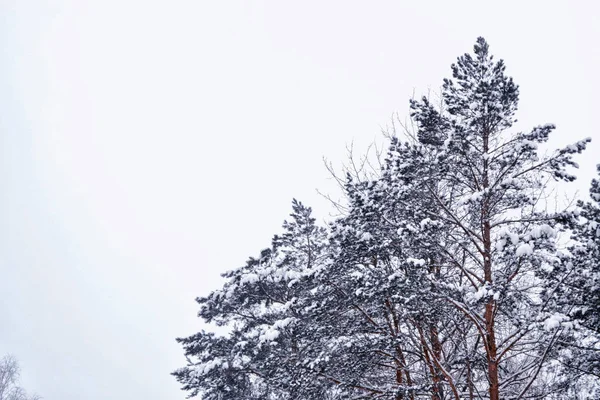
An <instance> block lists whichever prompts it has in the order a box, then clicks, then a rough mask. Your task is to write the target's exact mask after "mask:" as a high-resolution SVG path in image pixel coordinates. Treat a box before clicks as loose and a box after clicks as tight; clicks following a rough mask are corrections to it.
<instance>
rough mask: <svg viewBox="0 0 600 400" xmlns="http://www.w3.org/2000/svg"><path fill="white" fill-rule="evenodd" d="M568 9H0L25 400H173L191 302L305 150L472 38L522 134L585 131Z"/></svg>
mask: <svg viewBox="0 0 600 400" xmlns="http://www.w3.org/2000/svg"><path fill="white" fill-rule="evenodd" d="M596 4H597V2H595V1H593V0H589V1H564V2H552V1H540V2H534V1H518V2H507V1H503V2H481V1H473V2H454V1H439V2H426V1H416V0H415V1H410V2H408V1H388V2H380V1H368V2H367V1H365V2H355V1H295V2H291V1H276V0H273V1H270V2H263V1H247V2H243V1H226V0H221V1H218V0H215V1H198V0H194V1H181V0H171V1H158V0H155V1H153V0H144V1H141V0H140V1H134V0H98V1H91V0H90V1H85V0H71V1H68V0H56V1H39V2H38V1H33V0H0V46H1V48H2V50H3V52H2V59H1V60H0V140H1V147H0V148H1V152H2V153H1V157H0V183H1V186H0V188H1V192H0V193H1V195H0V354H4V353H12V354H14V355H15V356H16V357H17V358H18V359H19V360H20V361H21V364H22V368H23V383H24V386H26V387H27V388H28V389H30V390H32V391H35V392H37V393H39V394H40V395H42V396H43V397H44V398H45V399H47V400H80V399H86V400H106V399H111V400H132V399H144V400H155V399H156V400H159V399H161V400H162V399H165V400H166V399H169V400H175V399H183V398H184V393H183V392H180V391H179V389H178V385H177V383H176V382H175V380H174V379H173V378H172V377H171V376H169V373H170V372H171V371H172V370H174V369H175V368H177V367H180V366H183V365H184V362H185V360H184V359H183V357H182V352H181V351H180V348H179V346H178V345H177V344H176V343H175V341H174V339H175V337H177V336H186V335H189V334H192V333H194V332H195V331H197V330H199V329H200V327H201V325H200V323H199V321H198V320H197V318H196V312H197V307H196V304H195V303H194V301H193V299H194V297H195V296H197V295H202V294H206V293H207V292H208V291H209V290H211V289H215V288H217V286H218V284H219V279H220V278H219V274H220V273H221V272H223V271H225V270H228V269H232V268H235V267H237V266H240V265H242V264H243V263H244V261H245V260H246V258H247V257H248V256H251V255H256V254H257V253H258V251H260V249H262V248H264V247H267V246H268V245H269V244H270V238H271V236H272V235H273V234H274V233H277V232H278V231H279V227H280V225H281V222H282V221H283V219H285V217H286V216H287V215H288V214H289V211H290V210H291V205H290V204H291V203H290V202H291V199H292V198H293V197H297V198H298V199H300V200H302V201H304V202H306V203H308V204H311V205H313V206H314V208H316V211H317V215H318V216H319V217H325V216H326V215H327V213H328V212H329V211H330V209H329V208H328V204H327V202H326V201H325V200H324V199H323V198H321V197H320V196H319V195H318V194H317V193H316V191H315V189H316V188H320V189H322V190H324V191H326V192H328V191H329V192H332V191H334V186H333V185H332V183H331V181H330V180H328V179H327V177H328V174H327V171H326V170H325V168H324V167H323V164H322V161H321V158H322V157H323V156H326V157H328V158H330V159H331V160H333V161H334V162H335V163H336V164H339V163H341V162H342V161H343V160H344V151H345V146H346V144H347V143H349V142H350V141H352V140H355V141H356V142H357V145H358V147H359V148H360V146H365V145H366V144H368V143H369V142H371V141H372V140H373V139H375V138H377V137H379V132H380V128H381V127H382V126H385V125H386V124H388V123H389V122H390V117H391V116H392V114H393V113H394V112H398V113H399V114H400V115H401V116H405V115H406V114H407V110H408V99H409V98H410V97H411V96H412V94H413V92H414V93H416V94H417V95H420V94H424V93H427V91H428V90H429V89H432V90H436V89H437V88H439V86H440V84H441V82H442V78H443V77H445V76H448V75H450V68H449V66H450V64H451V63H452V62H453V61H454V60H455V59H456V56H458V55H459V54H462V53H464V52H467V51H470V50H471V48H472V45H473V43H474V41H475V39H476V37H477V36H479V35H482V36H484V37H486V38H487V39H488V41H489V43H490V45H491V49H492V52H493V53H494V54H496V56H497V57H500V58H504V59H505V60H506V62H507V72H508V73H509V74H510V75H512V76H513V77H514V78H515V80H516V81H517V83H518V84H520V86H521V108H520V112H519V114H518V117H519V118H520V121H521V124H522V125H523V126H524V127H528V126H533V125H536V124H541V123H546V122H553V123H556V124H557V125H558V129H557V131H556V134H555V138H554V139H553V143H556V144H566V143H569V142H573V141H575V140H577V139H579V138H584V137H587V136H591V137H593V138H595V139H596V140H595V142H593V143H592V145H591V147H590V148H589V150H588V152H587V154H586V155H585V156H584V157H581V158H580V160H581V171H580V176H581V177H582V178H581V180H580V181H578V183H576V185H578V187H579V188H581V189H582V190H583V191H584V192H585V191H586V190H587V187H588V184H589V179H591V178H592V177H593V175H594V165H595V164H596V163H598V162H600V134H599V132H598V130H599V126H598V115H599V113H600V93H599V92H600V78H599V76H600V73H599V71H600V50H599V49H600V47H599V45H598V43H599V41H600V21H599V20H598V15H599V14H600V9H599V8H598V7H599V6H598V5H596Z"/></svg>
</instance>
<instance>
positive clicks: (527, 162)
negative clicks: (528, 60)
mask: <svg viewBox="0 0 600 400" xmlns="http://www.w3.org/2000/svg"><path fill="white" fill-rule="evenodd" d="M452 72H453V78H452V79H446V80H445V81H444V86H443V89H442V100H443V102H442V105H441V107H435V106H434V105H433V104H432V103H430V102H429V101H428V99H422V100H421V101H412V102H411V110H412V113H411V116H412V118H413V120H414V122H415V124H416V132H415V135H414V137H413V138H412V140H410V141H409V142H402V141H400V140H399V139H398V138H397V137H392V139H391V144H390V147H389V151H388V154H387V158H386V159H385V160H384V162H383V166H382V170H381V171H380V174H379V175H377V176H374V177H370V178H368V179H356V177H351V176H348V177H347V179H346V184H345V188H344V189H345V194H346V197H347V202H348V204H347V208H346V209H347V213H346V214H345V215H343V216H342V217H340V218H338V219H337V220H335V221H334V222H333V223H332V224H331V225H330V227H329V231H328V232H326V230H324V229H323V228H318V227H317V226H316V225H315V222H314V219H312V217H310V209H308V208H306V207H304V206H302V205H301V204H300V203H298V202H294V213H293V214H292V216H293V220H292V222H290V223H286V224H284V228H285V233H284V234H283V235H282V236H276V237H275V238H274V240H273V245H272V247H271V248H270V249H267V250H264V251H263V252H262V253H261V256H260V257H259V258H258V259H250V261H248V263H247V265H246V266H244V267H242V268H240V269H238V270H235V271H232V272H229V273H227V274H226V275H225V277H226V278H227V279H228V282H227V283H226V284H225V286H224V287H223V289H221V290H219V291H216V292H214V293H212V294H210V295H209V296H207V297H205V298H201V299H198V301H199V303H200V304H201V311H200V316H201V317H202V318H203V319H204V320H205V321H207V322H216V323H217V324H219V325H224V326H227V327H228V328H229V332H228V334H226V335H223V336H217V335H215V334H212V333H206V332H201V333H199V334H197V335H193V336H190V337H188V338H184V339H179V341H180V342H181V343H182V344H183V346H184V350H185V354H186V356H187V357H188V365H187V366H186V367H185V368H182V369H181V370H179V371H177V372H175V375H176V377H177V379H178V380H179V381H180V382H181V383H182V384H183V387H184V389H185V390H188V391H190V393H191V395H192V396H193V395H197V394H201V395H202V396H203V399H206V400H217V399H234V398H236V399H275V398H277V399H289V400H292V399H294V400H308V399H367V398H370V399H390V400H392V399H393V400H401V399H402V400H405V399H410V400H415V399H424V398H428V399H431V400H445V399H454V400H460V399H490V400H498V399H500V398H502V399H562V398H565V397H569V396H571V394H572V393H574V391H575V390H577V389H578V388H579V387H581V384H582V382H584V381H582V380H581V379H580V376H581V374H579V375H578V374H576V373H574V374H568V375H566V374H565V371H567V367H568V368H571V369H577V368H579V367H581V365H577V364H574V363H573V362H572V360H573V359H575V358H574V357H572V355H573V354H574V350H573V349H576V348H577V347H576V346H574V344H575V345H576V344H577V340H579V339H580V338H581V337H582V336H581V335H582V333H581V332H582V331H581V330H577V329H573V327H574V326H577V325H578V324H579V325H580V326H582V327H584V328H585V329H587V330H588V331H590V332H594V329H596V331H595V332H596V333H597V328H598V327H597V321H598V319H597V317H598V313H597V308H595V307H597V301H598V296H597V291H596V289H597V281H594V279H596V278H593V279H591V278H590V279H585V282H583V280H582V279H581V277H582V276H585V277H595V276H596V275H597V270H596V269H594V268H596V267H597V265H598V264H597V263H595V264H594V262H593V261H590V260H597V254H598V242H597V241H596V239H595V238H594V237H592V236H593V234H596V233H595V232H596V231H594V230H593V229H595V228H597V226H596V224H597V223H598V222H600V221H599V219H598V213H597V207H593V206H590V205H583V204H582V205H581V207H582V209H583V211H582V213H581V218H579V217H578V219H575V218H573V217H571V218H568V215H567V214H565V213H562V212H557V213H552V212H548V211H547V209H546V207H544V206H545V204H544V202H545V200H546V187H547V186H548V185H549V184H550V182H551V181H552V180H563V181H572V180H574V179H575V177H574V176H573V175H571V174H569V173H568V172H567V170H566V169H567V168H568V167H576V164H575V162H574V161H573V159H572V157H573V155H574V154H577V153H580V152H582V151H583V150H584V149H585V147H586V143H587V142H588V141H589V139H586V140H583V141H580V142H577V143H575V144H573V145H570V146H567V147H566V148H564V149H560V150H557V151H555V152H554V153H550V154H549V155H546V156H540V154H539V150H538V146H539V145H541V144H544V143H545V142H546V141H547V140H548V137H549V134H550V133H551V132H552V131H553V129H554V126H553V125H543V126H539V127H536V128H534V129H533V130H531V131H530V132H526V133H523V132H514V131H513V129H512V125H513V122H514V115H515V112H516V110H517V103H518V97H519V91H518V87H517V85H516V84H515V83H514V82H513V81H512V79H511V78H509V77H507V76H506V75H505V67H504V63H503V62H502V61H501V60H500V61H494V59H493V57H492V56H491V55H490V54H489V47H488V44H487V43H486V42H485V40H484V39H482V38H479V39H478V40H477V42H476V44H475V47H474V55H470V54H465V55H464V56H461V57H459V58H458V62H457V63H456V64H454V65H453V66H452ZM597 186H598V184H595V186H593V189H592V190H593V195H597V192H598V189H594V188H597ZM594 190H595V191H594ZM595 200H597V199H596V198H595ZM565 215H567V217H565ZM582 221H585V222H582ZM565 222H570V223H571V225H572V226H571V228H572V229H573V231H574V236H575V238H576V239H577V241H578V243H579V245H578V246H576V247H575V248H573V249H572V251H571V253H572V255H569V254H567V253H561V252H560V251H559V250H558V239H557V233H558V232H560V231H561V230H564V229H565V228H564V226H565ZM577 224H579V225H577ZM567 225H568V224H567ZM573 226H575V227H574V228H573ZM579 226H580V228H578V227H579ZM591 232H594V233H593V234H592V233H591ZM586 235H587V236H586ZM594 257H596V258H594ZM582 260H586V261H582ZM573 270H577V271H578V272H577V274H576V275H574V276H572V277H570V278H569V271H573ZM566 285H571V286H573V285H577V286H578V287H579V288H580V289H581V290H579V291H577V292H574V293H573V294H569V292H568V290H566V289H565V287H566ZM594 318H596V319H594ZM573 319H574V320H579V322H578V324H577V323H572V320H573ZM594 321H595V322H594ZM578 335H579V336H578ZM595 343H597V342H595ZM593 345H594V346H596V344H593ZM568 346H571V347H570V348H568ZM586 350H589V349H586ZM569 351H571V353H569ZM586 354H587V356H589V357H588V358H587V360H590V362H592V361H593V360H595V359H594V357H596V355H597V352H596V353H593V352H588V353H586ZM569 355H571V357H570V358H569ZM594 362H595V361H594ZM565 364H566V366H565ZM590 365H592V364H589V363H588V365H587V367H589V366H590ZM592 366H593V365H592ZM594 368H596V367H593V368H587V372H586V373H587V374H588V375H590V376H592V377H593V374H594V373H595V372H594V371H596V370H595V369H594ZM590 379H593V378H590ZM584 383H585V382H584Z"/></svg>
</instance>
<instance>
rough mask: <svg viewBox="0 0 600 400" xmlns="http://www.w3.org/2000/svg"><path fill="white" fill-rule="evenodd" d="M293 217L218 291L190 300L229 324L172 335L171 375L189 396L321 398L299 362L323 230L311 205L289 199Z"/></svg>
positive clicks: (308, 341) (308, 347) (306, 344)
mask: <svg viewBox="0 0 600 400" xmlns="http://www.w3.org/2000/svg"><path fill="white" fill-rule="evenodd" d="M293 210H294V212H293V213H292V214H291V216H292V220H291V221H290V222H285V223H284V233H283V234H282V235H281V236H275V237H274V238H273V243H272V247H271V248H269V249H265V250H263V251H262V252H261V254H260V257H258V258H250V259H249V260H248V262H247V264H246V265H245V266H244V267H242V268H239V269H236V270H233V271H230V272H228V273H225V274H224V277H225V278H227V283H226V284H225V285H224V287H223V288H222V289H221V290H218V291H215V292H213V293H211V294H210V295H209V296H207V297H204V298H199V299H197V301H198V303H199V304H200V305H201V309H200V312H199V316H200V317H201V318H202V319H203V320H204V321H205V322H207V323H216V324H217V325H219V326H224V327H227V328H228V329H229V333H228V334H227V335H225V336H217V335H215V334H213V333H207V332H200V333H198V334H196V335H192V336H190V337H187V338H181V339H178V341H179V342H180V343H181V344H182V345H183V347H184V350H185V355H186V358H187V359H188V365H187V366H186V367H185V368H182V369H180V370H178V371H176V372H175V373H174V375H175V376H176V378H177V379H178V380H179V381H180V382H181V383H182V384H183V389H184V390H189V391H190V392H191V395H192V396H195V395H198V394H201V395H202V398H203V399H205V400H211V399H215V400H216V399H219V400H224V399H240V398H243V399H271V398H278V399H310V398H319V397H321V396H320V394H321V389H320V387H319V385H316V384H315V382H314V378H315V376H314V373H313V372H312V371H311V370H310V368H308V367H307V366H306V365H305V363H304V360H306V358H307V357H308V355H309V354H311V352H313V351H314V350H313V349H312V346H313V345H314V343H313V338H312V337H311V335H312V333H313V332H312V331H313V330H314V329H316V328H318V326H316V325H313V324H311V318H312V314H314V312H313V311H314V309H315V308H316V307H317V304H315V303H314V301H313V300H312V299H311V298H312V296H311V294H310V292H309V291H310V290H311V289H312V287H311V281H312V275H313V274H314V273H315V272H317V271H318V269H319V268H320V266H321V265H322V263H323V262H324V258H323V252H324V251H325V246H324V241H325V238H326V236H325V231H324V229H323V228H320V227H318V226H317V225H316V224H315V219H314V218H312V217H311V209H310V208H308V207H305V206H304V205H303V204H302V203H300V202H298V201H296V200H294V202H293Z"/></svg>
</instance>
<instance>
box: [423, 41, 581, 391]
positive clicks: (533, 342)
mask: <svg viewBox="0 0 600 400" xmlns="http://www.w3.org/2000/svg"><path fill="white" fill-rule="evenodd" d="M504 71H505V66H504V63H503V61H502V60H500V61H494V59H493V56H491V55H490V54H489V46H488V44H487V43H486V41H485V40H484V39H483V38H479V39H478V40H477V42H476V44H475V46H474V55H473V56H472V55H470V54H465V55H463V56H461V57H459V58H458V61H457V63H456V64H454V65H452V72H453V78H452V79H446V80H445V81H444V85H443V89H442V96H443V99H444V105H445V109H446V110H447V113H445V114H444V115H443V116H442V117H441V118H437V122H436V123H434V124H432V126H429V125H426V124H423V123H421V124H420V128H421V129H423V130H427V131H430V132H443V133H444V135H446V136H447V137H446V139H445V141H444V144H443V150H442V151H441V152H440V154H439V156H438V158H437V162H438V163H440V164H441V165H440V168H439V170H440V171H442V175H441V176H440V177H429V176H427V177H424V178H423V185H424V186H425V187H427V188H428V190H429V194H430V196H431V198H432V199H434V200H435V202H436V204H437V206H438V207H439V210H440V216H439V218H440V219H441V220H442V221H443V222H444V223H445V224H446V225H447V226H449V227H453V228H451V229H450V228H449V229H448V231H449V232H450V234H449V239H450V240H449V241H448V242H447V244H446V246H447V249H448V251H447V252H446V255H450V254H455V255H458V254H461V255H463V256H464V258H463V259H462V260H461V259H458V258H457V257H450V258H447V260H446V261H447V262H449V263H450V265H453V266H455V268H456V269H457V271H456V272H457V275H455V276H465V277H468V278H469V279H468V280H469V282H468V284H464V283H461V282H460V281H458V280H455V281H452V280H446V281H441V280H438V281H437V282H436V284H437V285H438V287H439V289H440V292H442V290H444V289H446V290H447V289H448V288H451V287H452V286H454V288H453V290H452V295H451V296H448V298H447V300H448V301H449V302H450V303H452V304H453V305H454V306H455V307H456V309H457V310H459V311H460V312H462V313H463V314H464V316H465V317H466V318H467V320H469V321H470V322H471V329H472V331H473V332H474V333H476V334H475V335H474V337H473V338H472V339H471V342H472V343H471V346H476V347H477V348H474V349H473V350H474V351H475V353H474V357H475V359H479V360H485V362H484V363H481V362H480V363H478V364H475V365H474V366H473V367H474V368H473V369H472V370H471V372H470V373H471V374H473V376H472V378H471V379H470V382H471V387H470V388H469V396H471V397H472V396H473V395H474V393H479V395H478V396H481V393H482V392H483V391H486V392H487V393H488V394H487V397H488V398H489V399H491V400H498V399H499V398H501V397H502V398H524V397H525V396H526V397H528V398H529V397H532V396H533V397H535V398H544V397H547V396H551V395H552V394H553V391H554V390H556V388H554V387H553V386H552V385H551V384H550V383H551V382H550V381H546V379H545V378H546V377H548V376H549V374H550V372H549V370H547V369H546V367H547V366H548V365H549V363H548V358H549V355H550V352H551V351H552V349H553V346H554V345H555V344H556V341H557V338H558V337H559V336H560V335H561V334H562V333H563V328H562V327H561V325H560V324H554V320H553V317H554V314H553V313H552V310H551V309H550V308H549V307H550V305H551V304H550V303H549V302H547V301H545V299H544V298H543V297H542V296H541V295H540V291H541V290H543V288H544V287H545V285H546V284H547V282H546V281H545V280H544V276H546V275H547V274H546V272H547V270H549V269H552V268H554V267H555V266H556V265H557V264H558V263H560V262H561V260H560V258H559V257H557V256H556V252H557V250H556V231H555V225H556V223H557V215H555V214H552V213H549V212H547V211H546V210H545V209H544V207H543V204H542V201H543V199H544V195H545V190H544V189H545V188H546V185H547V183H548V181H549V180H551V179H560V180H565V181H572V180H574V179H575V177H574V176H573V175H571V174H569V173H568V172H567V171H566V167H569V166H571V167H576V164H575V163H574V162H573V161H572V156H573V154H576V153H580V152H581V151H583V150H584V149H585V147H586V143H587V142H588V141H589V139H586V140H582V141H580V142H577V143H575V144H574V145H571V146H568V147H566V148H564V149H561V150H558V151H556V152H554V153H552V154H551V155H549V156H545V157H541V156H540V155H539V152H538V145H540V144H542V143H544V142H546V141H547V139H548V136H549V134H550V132H551V131H552V130H553V129H554V126H553V125H543V126H539V127H536V128H534V129H533V130H532V131H531V132H529V133H520V132H517V133H513V132H511V127H512V125H513V122H514V114H515V112H516V110H517V103H518V97H519V91H518V87H517V85H516V84H515V83H514V82H513V80H512V79H511V78H509V77H507V76H506V75H505V74H504ZM413 107H414V108H416V109H417V110H427V109H430V108H431V106H430V105H429V104H427V103H426V102H422V103H418V104H414V105H413ZM420 114H425V113H424V112H421V113H420ZM417 115H419V114H417ZM429 120H430V119H429ZM440 140H441V139H440ZM438 141H439V140H438ZM434 142H435V141H434ZM463 282H464V281H463ZM476 377H478V378H476ZM461 396H462V395H459V396H456V395H455V398H456V399H457V400H458V399H459V398H460V397H461Z"/></svg>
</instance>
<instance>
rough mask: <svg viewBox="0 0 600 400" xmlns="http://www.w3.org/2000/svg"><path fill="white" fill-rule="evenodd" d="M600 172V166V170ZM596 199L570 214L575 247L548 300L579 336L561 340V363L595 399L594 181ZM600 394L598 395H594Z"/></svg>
mask: <svg viewBox="0 0 600 400" xmlns="http://www.w3.org/2000/svg"><path fill="white" fill-rule="evenodd" d="M597 169H598V172H599V173H600V165H598V166H597ZM589 193H590V199H591V201H583V200H579V201H578V202H577V209H576V210H575V211H573V212H567V213H565V222H566V226H567V227H568V228H570V230H571V232H572V239H573V241H574V244H572V245H571V246H570V248H569V250H570V251H569V253H570V254H567V255H563V258H564V259H565V262H564V263H563V264H562V265H561V268H560V269H557V271H553V272H554V274H553V277H554V280H555V285H554V286H553V287H551V288H550V289H551V291H549V293H548V297H549V298H550V299H552V300H554V301H556V302H557V303H558V304H559V305H560V306H562V310H561V313H560V314H557V316H556V318H557V319H560V320H562V322H563V323H571V322H572V323H573V328H572V330H573V333H572V335H570V336H569V337H566V338H561V339H562V340H561V342H560V344H561V347H562V349H561V350H562V351H561V353H560V357H559V359H558V361H559V362H560V364H561V365H562V366H565V367H566V368H567V371H566V372H568V374H565V380H569V381H576V380H577V379H579V378H582V379H581V380H582V382H583V384H582V385H581V386H576V390H577V391H578V392H580V393H588V396H589V398H597V397H600V181H599V180H598V179H593V180H592V184H591V187H590V191H589ZM594 396H595V397H594Z"/></svg>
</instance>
